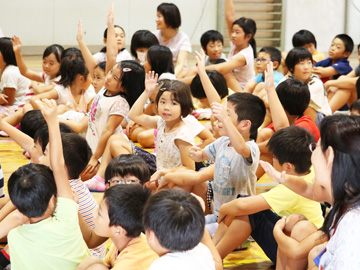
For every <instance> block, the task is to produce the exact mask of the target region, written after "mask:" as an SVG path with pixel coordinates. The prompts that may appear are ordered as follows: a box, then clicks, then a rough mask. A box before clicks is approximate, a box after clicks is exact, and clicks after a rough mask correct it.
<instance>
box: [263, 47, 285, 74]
mask: <svg viewBox="0 0 360 270" xmlns="http://www.w3.org/2000/svg"><path fill="white" fill-rule="evenodd" d="M261 52H264V53H268V54H269V55H270V59H271V61H273V62H278V63H279V65H278V66H277V67H276V69H277V68H278V67H279V66H280V64H281V52H280V51H279V50H278V49H277V48H275V47H271V46H267V47H262V48H261V49H260V51H259V53H261Z"/></svg>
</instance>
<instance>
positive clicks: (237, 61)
mask: <svg viewBox="0 0 360 270" xmlns="http://www.w3.org/2000/svg"><path fill="white" fill-rule="evenodd" d="M245 65H246V59H245V56H243V55H242V54H240V55H237V56H235V57H234V58H232V59H231V60H230V61H227V62H223V63H220V64H216V65H210V66H206V69H208V70H216V71H218V72H220V73H221V74H223V75H224V74H226V73H229V72H231V71H233V70H234V69H237V68H239V67H242V66H245Z"/></svg>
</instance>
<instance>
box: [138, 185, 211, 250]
mask: <svg viewBox="0 0 360 270" xmlns="http://www.w3.org/2000/svg"><path fill="white" fill-rule="evenodd" d="M143 224H144V229H145V231H153V232H154V234H155V236H156V238H157V240H158V241H159V243H160V245H161V246H162V247H164V248H165V249H167V250H169V251H170V252H182V251H187V250H190V249H193V248H194V247H196V246H197V245H198V244H199V243H200V241H201V239H202V237H203V235H204V228H205V217H204V212H203V210H202V208H201V205H200V203H199V201H198V200H197V199H196V198H195V197H194V196H192V195H191V194H190V193H188V192H186V191H184V190H179V189H169V190H162V191H160V192H157V193H155V194H154V195H152V196H151V197H150V199H149V200H148V202H147V203H146V206H145V208H144V218H143Z"/></svg>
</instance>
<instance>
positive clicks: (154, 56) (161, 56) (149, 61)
mask: <svg viewBox="0 0 360 270" xmlns="http://www.w3.org/2000/svg"><path fill="white" fill-rule="evenodd" d="M144 68H145V72H149V71H151V70H153V71H155V73H157V74H158V75H159V76H160V75H161V74H163V73H172V74H174V64H173V54H172V52H171V51H170V49H169V48H168V47H166V46H162V45H154V46H151V47H150V48H149V49H148V51H147V53H146V60H145V63H144Z"/></svg>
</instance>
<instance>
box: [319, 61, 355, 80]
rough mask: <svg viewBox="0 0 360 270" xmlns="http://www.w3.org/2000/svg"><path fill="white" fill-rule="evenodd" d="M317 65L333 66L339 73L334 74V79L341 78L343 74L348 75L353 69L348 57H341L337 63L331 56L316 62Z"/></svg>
mask: <svg viewBox="0 0 360 270" xmlns="http://www.w3.org/2000/svg"><path fill="white" fill-rule="evenodd" d="M314 66H315V67H333V68H334V69H335V70H336V71H337V72H338V73H339V74H337V75H334V76H333V79H334V80H335V79H337V78H339V77H340V76H341V75H346V74H348V73H350V72H351V71H352V67H351V66H350V63H349V60H347V58H341V59H339V61H337V62H336V63H335V64H333V63H332V60H331V59H330V58H326V59H324V60H322V61H320V62H317V63H315V64H314Z"/></svg>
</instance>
